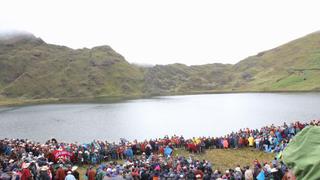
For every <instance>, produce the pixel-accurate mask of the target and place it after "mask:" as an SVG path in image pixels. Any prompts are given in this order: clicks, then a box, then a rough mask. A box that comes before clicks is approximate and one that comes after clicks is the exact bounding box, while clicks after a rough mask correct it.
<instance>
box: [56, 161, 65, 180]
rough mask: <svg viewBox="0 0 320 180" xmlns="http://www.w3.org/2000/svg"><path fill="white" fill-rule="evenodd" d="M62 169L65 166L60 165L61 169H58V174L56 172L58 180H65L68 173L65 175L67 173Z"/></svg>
mask: <svg viewBox="0 0 320 180" xmlns="http://www.w3.org/2000/svg"><path fill="white" fill-rule="evenodd" d="M62 167H63V165H62V164H60V165H59V168H58V170H57V172H56V175H55V179H56V180H64V179H65V177H66V173H65V171H64V170H63V168H62Z"/></svg>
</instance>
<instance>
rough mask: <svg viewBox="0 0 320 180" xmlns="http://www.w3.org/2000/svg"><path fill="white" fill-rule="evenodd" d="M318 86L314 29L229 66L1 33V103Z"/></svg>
mask: <svg viewBox="0 0 320 180" xmlns="http://www.w3.org/2000/svg"><path fill="white" fill-rule="evenodd" d="M231 53H232V52H231ZM318 90H320V33H319V32H316V33H312V34H309V35H307V36H305V37H302V38H300V39H297V40H294V41H292V42H289V43H287V44H284V45H282V46H280V47H277V48H274V49H271V50H268V51H264V52H261V53H258V54H257V55H255V56H251V57H248V58H246V59H244V60H242V61H240V62H239V63H237V64H234V65H231V64H207V65H197V66H186V65H184V64H170V65H156V66H151V67H141V66H138V65H134V64H130V63H128V62H127V61H126V60H125V59H124V57H122V56H121V55H120V54H118V53H117V52H115V51H114V50H113V49H112V48H111V47H109V46H99V47H94V48H92V49H87V48H84V49H71V48H68V47H65V46H58V45H53V44H47V43H45V42H44V41H43V40H41V39H40V38H36V37H35V36H33V35H32V34H28V33H21V34H14V35H2V36H1V35H0V102H1V101H2V102H5V103H2V104H6V102H8V100H9V102H10V99H15V100H16V99H23V100H32V99H48V98H56V99H59V98H82V97H88V98H89V97H100V96H103V97H114V96H120V97H122V96H126V97H127V96H143V95H162V94H188V93H201V92H202V93H203V92H226V91H227V92H238V91H241V92H242V91H318ZM0 104H1V103H0Z"/></svg>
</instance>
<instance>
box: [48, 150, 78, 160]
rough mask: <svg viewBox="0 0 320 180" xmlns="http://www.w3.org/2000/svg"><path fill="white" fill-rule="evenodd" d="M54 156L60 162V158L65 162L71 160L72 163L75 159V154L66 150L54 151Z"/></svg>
mask: <svg viewBox="0 0 320 180" xmlns="http://www.w3.org/2000/svg"><path fill="white" fill-rule="evenodd" d="M53 155H54V159H55V161H58V160H59V159H60V158H62V159H63V160H66V159H69V160H71V161H73V159H74V154H73V153H72V152H69V151H65V150H55V151H53Z"/></svg>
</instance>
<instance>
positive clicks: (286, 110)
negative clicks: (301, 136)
mask: <svg viewBox="0 0 320 180" xmlns="http://www.w3.org/2000/svg"><path fill="white" fill-rule="evenodd" d="M319 118H320V93H242V94H206V95H187V96H165V97H156V98H151V99H139V100H128V101H122V102H117V103H100V102H99V103H81V104H48V105H30V106H22V107H10V108H0V122H1V126H0V138H4V137H8V138H29V139H32V140H37V141H41V142H44V141H45V140H47V139H49V138H51V137H55V138H57V139H58V140H63V141H67V142H75V141H77V142H90V141H91V140H93V139H99V140H109V141H118V140H119V139H120V138H126V139H128V140H133V139H138V140H144V139H145V138H156V137H163V136H164V135H173V134H176V135H184V136H185V137H193V136H221V135H225V134H227V133H230V132H232V131H235V130H238V129H240V128H245V127H250V128H259V127H261V126H264V125H270V124H272V123H274V124H277V125H280V124H282V123H283V122H293V121H296V120H301V121H309V120H311V119H319Z"/></svg>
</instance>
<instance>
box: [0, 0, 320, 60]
mask: <svg viewBox="0 0 320 180" xmlns="http://www.w3.org/2000/svg"><path fill="white" fill-rule="evenodd" d="M318 2H320V1H318V0H314V1H311V0H310V1H307V0H301V1H295V0H265V1H262V0H234V1H231V0H220V1H214V0H194V1H188V0H158V1H153V0H112V1H108V0H100V1H98V0H74V1H72V0H68V1H67V0H61V1H60V0H52V1H46V0H39V1H37V0H28V1H24V0H21V1H17V0H3V1H1V7H0V31H4V30H5V31H6V30H8V29H9V30H11V29H18V30H26V31H29V32H31V33H33V34H34V35H35V36H37V37H41V38H42V39H43V40H45V41H46V42H47V43H52V44H59V45H66V46H69V47H72V48H82V47H89V48H91V47H93V46H98V45H110V46H111V47H113V49H115V50H116V51H117V52H119V53H120V54H122V55H123V56H125V58H126V59H127V60H128V61H129V62H139V63H148V64H168V63H174V62H179V63H185V64H189V65H191V64H205V63H214V62H221V63H236V62H238V61H240V60H242V59H244V58H246V57H247V56H251V55H254V54H256V53H258V52H260V51H263V50H267V49H270V48H274V47H276V46H278V45H281V44H283V43H286V42H288V41H291V40H293V39H295V38H298V37H301V36H304V35H306V34H309V33H311V32H314V31H318V30H320V20H319V17H320V10H319V7H320V3H318Z"/></svg>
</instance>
